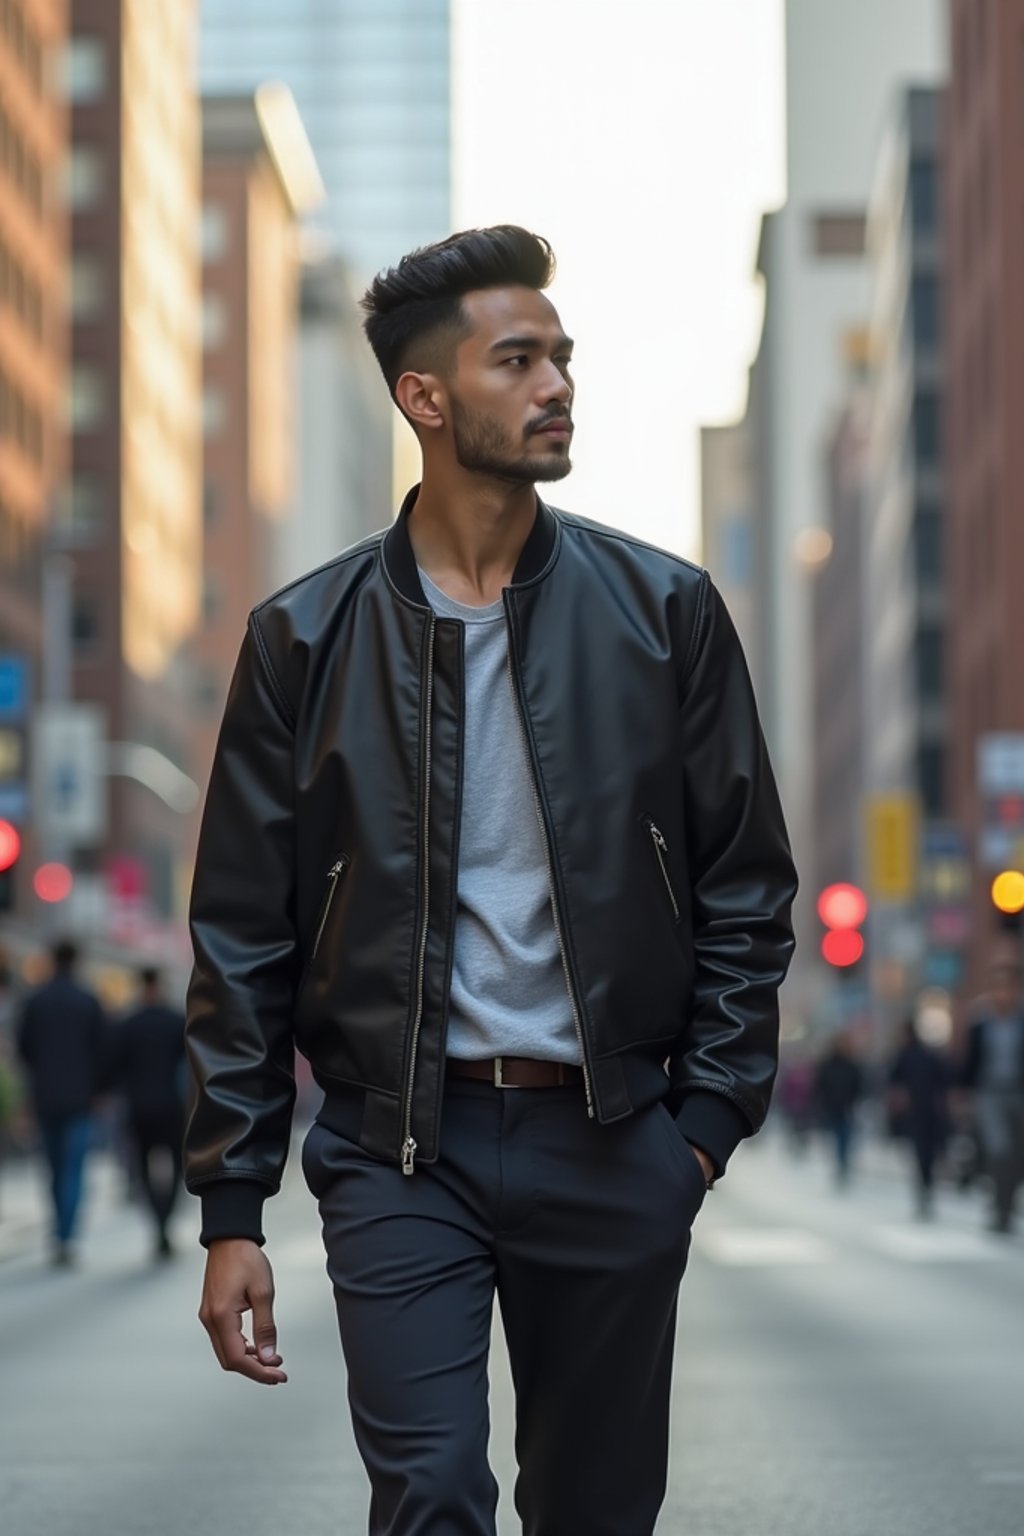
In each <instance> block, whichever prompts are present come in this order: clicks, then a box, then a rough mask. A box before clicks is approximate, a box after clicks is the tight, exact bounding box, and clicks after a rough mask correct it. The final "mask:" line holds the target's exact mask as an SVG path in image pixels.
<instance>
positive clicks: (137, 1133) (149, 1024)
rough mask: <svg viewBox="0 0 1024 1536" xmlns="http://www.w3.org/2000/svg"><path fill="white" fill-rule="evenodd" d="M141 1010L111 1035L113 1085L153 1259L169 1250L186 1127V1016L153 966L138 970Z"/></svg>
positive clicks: (165, 1255)
mask: <svg viewBox="0 0 1024 1536" xmlns="http://www.w3.org/2000/svg"><path fill="white" fill-rule="evenodd" d="M139 987H140V998H139V1006H138V1007H137V1008H136V1009H135V1010H134V1011H133V1012H132V1013H130V1014H128V1016H127V1017H126V1018H125V1019H124V1020H123V1021H122V1023H121V1024H120V1025H119V1027H118V1028H117V1030H116V1031H115V1033H114V1041H113V1067H112V1075H113V1083H114V1086H115V1087H116V1088H117V1089H118V1090H119V1091H120V1093H121V1094H122V1095H123V1097H124V1100H125V1106H126V1109H127V1126H128V1133H129V1136H130V1138H131V1142H132V1149H133V1153H134V1155H135V1158H136V1162H137V1166H138V1171H139V1177H140V1180H141V1183H142V1190H143V1193H144V1195H145V1198H146V1201H147V1203H148V1205H149V1208H150V1211H151V1212H152V1214H153V1221H154V1223H155V1227H156V1255H157V1257H158V1258H160V1259H166V1258H168V1257H169V1256H170V1254H171V1252H172V1247H171V1239H170V1233H169V1231H168V1223H169V1222H170V1219H171V1213H172V1211H173V1210H174V1205H175V1201H176V1200H177V1197H178V1191H179V1188H180V1185H181V1163H182V1148H181V1141H182V1135H183V1134H184V1129H185V1102H184V1072H185V1015H184V1013H183V1012H182V1011H181V1010H180V1009H177V1008H172V1007H170V1006H169V1004H168V1003H167V1000H166V998H165V996H164V989H163V980H162V977H161V975H160V972H159V970H157V969H156V967H155V966H146V967H144V968H143V969H142V970H141V971H140V972H139Z"/></svg>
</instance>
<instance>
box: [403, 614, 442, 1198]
mask: <svg viewBox="0 0 1024 1536" xmlns="http://www.w3.org/2000/svg"><path fill="white" fill-rule="evenodd" d="M434 627H435V620H434V615H433V614H431V616H430V629H429V631H428V635H427V698H426V719H425V723H424V728H423V729H424V752H423V755H424V769H423V919H422V922H421V925H420V957H419V967H418V971H417V976H416V1016H415V1018H414V1019H413V1023H412V1039H411V1041H410V1044H409V1071H408V1076H407V1077H406V1082H405V1117H404V1126H403V1130H402V1172H403V1173H412V1172H413V1171H414V1168H415V1160H416V1142H415V1139H414V1138H413V1134H412V1096H413V1086H414V1083H415V1080H416V1053H417V1049H418V1047H419V1043H420V1026H421V1025H422V1023H423V978H424V972H425V970H426V961H427V925H428V922H429V918H430V750H431V731H430V727H431V715H432V713H433V702H434Z"/></svg>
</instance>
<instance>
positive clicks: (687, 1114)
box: [675, 1093, 750, 1179]
mask: <svg viewBox="0 0 1024 1536" xmlns="http://www.w3.org/2000/svg"><path fill="white" fill-rule="evenodd" d="M675 1118H676V1125H677V1126H678V1127H679V1129H680V1131H681V1132H682V1134H683V1135H684V1136H685V1137H686V1139H687V1141H692V1142H693V1145H694V1146H695V1147H700V1149H701V1151H702V1152H706V1153H707V1155H708V1157H710V1159H711V1161H712V1162H713V1163H714V1165H715V1178H716V1179H720V1178H721V1177H722V1174H723V1173H724V1172H725V1165H726V1163H727V1162H728V1161H729V1159H730V1157H731V1156H732V1154H733V1153H734V1152H735V1150H736V1148H737V1147H738V1146H739V1144H740V1142H741V1141H742V1140H743V1138H744V1137H745V1136H749V1135H750V1122H749V1120H748V1119H747V1117H746V1115H745V1114H744V1113H743V1111H742V1110H740V1109H737V1107H736V1105H735V1104H731V1103H730V1102H729V1100H728V1099H727V1098H726V1097H725V1095H724V1094H721V1093H688V1094H687V1095H686V1098H685V1099H684V1100H683V1102H682V1105H681V1107H680V1108H679V1110H677V1112H676V1117H675Z"/></svg>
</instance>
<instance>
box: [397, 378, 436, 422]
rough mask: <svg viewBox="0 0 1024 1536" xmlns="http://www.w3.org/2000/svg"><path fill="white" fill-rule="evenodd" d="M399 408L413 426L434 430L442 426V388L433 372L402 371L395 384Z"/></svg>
mask: <svg viewBox="0 0 1024 1536" xmlns="http://www.w3.org/2000/svg"><path fill="white" fill-rule="evenodd" d="M395 400H396V402H397V404H398V407H399V409H400V410H401V411H402V412H403V413H404V414H405V416H406V417H408V419H409V421H410V422H411V423H412V425H413V426H414V427H423V428H424V430H426V431H428V432H436V431H437V430H438V429H439V428H440V427H443V426H444V412H443V409H442V402H443V400H444V389H443V387H442V385H441V381H440V379H439V378H438V377H437V375H436V374H434V373H403V374H402V376H401V378H400V379H399V380H398V383H397V384H396V385H395Z"/></svg>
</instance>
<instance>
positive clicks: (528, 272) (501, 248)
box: [362, 224, 555, 399]
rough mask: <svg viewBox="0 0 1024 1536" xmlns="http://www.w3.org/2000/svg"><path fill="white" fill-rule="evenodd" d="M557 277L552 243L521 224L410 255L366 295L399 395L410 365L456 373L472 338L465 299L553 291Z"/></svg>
mask: <svg viewBox="0 0 1024 1536" xmlns="http://www.w3.org/2000/svg"><path fill="white" fill-rule="evenodd" d="M554 275H555V258H554V255H553V253H552V250H551V247H550V245H549V244H548V242H547V241H546V240H545V239H544V238H543V237H542V236H541V235H533V234H531V233H530V231H529V230H527V229H521V228H520V227H519V225H518V224H495V225H493V226H492V227H491V228H490V229H464V230H462V231H461V233H459V234H457V235H449V236H448V238H447V240H439V241H438V242H437V244H436V245H425V246H423V247H422V248H421V249H420V250H416V251H410V252H409V254H408V255H407V256H403V257H402V259H401V261H400V262H399V263H398V266H397V267H391V268H389V269H388V270H387V271H385V272H381V273H379V274H378V275H377V277H375V278H374V280H373V282H372V283H371V284H370V286H369V288H368V289H367V290H366V293H365V294H364V295H363V299H362V308H363V311H364V313H365V316H366V318H365V319H364V321H363V328H364V330H365V331H366V337H367V340H368V341H369V343H370V346H371V347H372V348H373V354H374V356H375V357H376V359H377V361H378V363H379V364H380V369H381V372H382V373H383V375H384V378H385V380H386V382H387V386H388V389H389V390H390V391H391V398H392V399H394V398H395V385H396V384H397V383H398V380H399V379H400V378H401V376H402V374H403V373H405V372H406V371H407V370H408V369H409V368H414V369H415V370H416V372H418V373H445V372H448V371H449V370H450V368H451V367H452V363H453V360H454V355H455V348H456V347H457V346H458V343H459V342H460V341H461V340H462V338H463V337H464V336H466V335H468V334H469V322H468V320H467V318H466V313H465V311H464V309H463V307H462V300H463V297H464V295H465V294H467V293H475V292H476V291H477V290H478V289H481V288H507V287H512V286H520V287H523V288H534V289H541V288H546V287H547V286H548V284H549V283H550V281H551V279H552V278H553V277H554Z"/></svg>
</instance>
